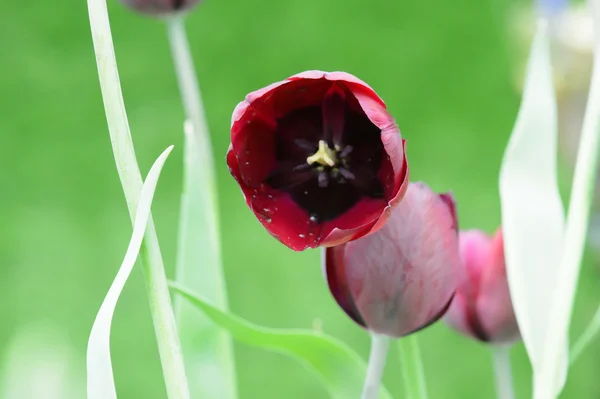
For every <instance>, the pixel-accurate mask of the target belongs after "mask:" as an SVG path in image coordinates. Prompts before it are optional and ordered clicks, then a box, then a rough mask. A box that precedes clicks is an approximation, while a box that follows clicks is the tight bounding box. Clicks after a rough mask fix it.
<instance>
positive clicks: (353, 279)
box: [324, 183, 460, 337]
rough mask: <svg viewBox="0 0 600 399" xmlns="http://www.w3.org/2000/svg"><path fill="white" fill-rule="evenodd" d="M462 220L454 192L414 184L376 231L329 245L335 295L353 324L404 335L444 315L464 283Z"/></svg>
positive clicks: (328, 272) (328, 262)
mask: <svg viewBox="0 0 600 399" xmlns="http://www.w3.org/2000/svg"><path fill="white" fill-rule="evenodd" d="M457 232H458V230H457V218H456V209H455V203H454V199H453V198H452V195H451V194H440V195H438V194H436V193H434V192H433V191H432V190H431V189H430V188H429V187H427V186H426V185H425V184H423V183H411V184H410V185H409V186H408V190H407V192H406V195H405V197H404V199H403V200H402V201H401V202H400V204H399V205H398V206H397V207H395V208H394V209H393V210H392V214H391V216H390V218H389V220H388V222H387V223H386V224H385V225H384V226H383V227H381V229H379V230H378V231H377V232H375V233H373V234H370V235H369V236H366V237H363V238H361V239H358V240H356V241H352V242H348V243H346V244H342V245H339V246H336V247H332V248H327V249H326V253H325V256H324V261H325V265H324V266H325V274H326V277H327V282H328V284H329V288H330V290H331V293H332V294H333V297H334V298H335V299H336V301H337V302H338V304H339V305H340V307H341V308H342V309H343V310H344V311H345V312H346V313H347V314H348V316H350V318H352V319H353V320H354V321H355V322H356V323H358V324H360V325H361V326H363V327H365V328H366V329H368V330H369V331H371V332H373V333H376V334H383V335H387V336H391V337H402V336H405V335H408V334H410V333H412V332H415V331H418V330H421V329H423V328H425V327H427V326H429V325H430V324H432V323H434V322H435V321H437V320H438V319H439V318H440V317H442V316H443V315H444V313H445V312H446V310H447V309H448V306H449V305H450V302H451V300H452V297H453V296H454V293H455V291H456V289H457V287H458V283H459V273H460V257H459V253H458V235H457Z"/></svg>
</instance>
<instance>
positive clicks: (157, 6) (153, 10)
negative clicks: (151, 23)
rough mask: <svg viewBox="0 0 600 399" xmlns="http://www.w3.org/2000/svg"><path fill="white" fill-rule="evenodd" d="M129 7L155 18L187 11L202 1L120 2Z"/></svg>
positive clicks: (131, 0) (127, 0) (150, 0)
mask: <svg viewBox="0 0 600 399" xmlns="http://www.w3.org/2000/svg"><path fill="white" fill-rule="evenodd" d="M120 1H121V2H122V3H123V4H125V5H126V6H127V7H129V8H131V9H133V10H135V11H139V12H141V13H142V14H149V15H154V16H161V15H168V14H172V13H176V12H182V11H186V10H188V9H190V8H192V7H193V6H195V5H196V4H197V3H199V2H200V0H120Z"/></svg>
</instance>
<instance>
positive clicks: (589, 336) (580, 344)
mask: <svg viewBox="0 0 600 399" xmlns="http://www.w3.org/2000/svg"><path fill="white" fill-rule="evenodd" d="M598 332H600V307H598V310H596V313H595V314H594V317H593V318H592V321H590V324H589V325H588V326H587V327H586V329H585V330H584V331H583V334H581V336H580V337H579V338H578V339H577V341H575V344H574V345H573V347H572V348H571V355H570V357H569V364H570V365H571V366H572V365H573V364H574V363H575V362H576V361H577V359H578V358H579V356H581V354H582V353H583V350H584V349H585V348H587V347H588V345H589V344H590V343H591V342H592V341H593V340H594V338H595V337H596V335H598Z"/></svg>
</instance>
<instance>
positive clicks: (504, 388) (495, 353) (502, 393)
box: [492, 346, 515, 399]
mask: <svg viewBox="0 0 600 399" xmlns="http://www.w3.org/2000/svg"><path fill="white" fill-rule="evenodd" d="M492 357H493V362H494V374H495V376H496V393H497V398H498V399H514V397H515V393H514V389H513V379H512V367H511V364H510V347H506V346H495V347H492Z"/></svg>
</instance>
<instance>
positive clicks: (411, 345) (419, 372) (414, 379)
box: [398, 334, 427, 399]
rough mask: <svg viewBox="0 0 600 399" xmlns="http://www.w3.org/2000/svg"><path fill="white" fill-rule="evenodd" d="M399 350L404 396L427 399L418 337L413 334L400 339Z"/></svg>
mask: <svg viewBox="0 0 600 399" xmlns="http://www.w3.org/2000/svg"><path fill="white" fill-rule="evenodd" d="M398 349H399V351H400V368H401V369H402V379H403V383H404V394H405V395H404V396H405V397H406V398H411V399H427V384H426V382H425V372H424V371H423V362H422V361H421V351H420V349H419V341H418V338H417V335H416V334H412V335H409V336H407V337H403V338H401V339H399V340H398Z"/></svg>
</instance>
